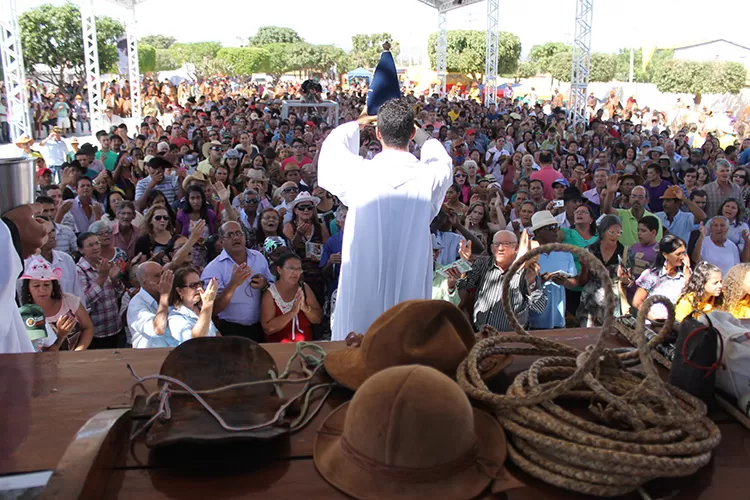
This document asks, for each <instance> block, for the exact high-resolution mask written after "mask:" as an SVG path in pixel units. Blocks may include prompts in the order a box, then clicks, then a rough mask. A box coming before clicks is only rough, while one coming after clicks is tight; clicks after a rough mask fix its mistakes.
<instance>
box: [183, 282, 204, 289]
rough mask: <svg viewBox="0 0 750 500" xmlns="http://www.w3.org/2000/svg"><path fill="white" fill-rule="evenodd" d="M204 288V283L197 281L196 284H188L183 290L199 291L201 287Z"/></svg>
mask: <svg viewBox="0 0 750 500" xmlns="http://www.w3.org/2000/svg"><path fill="white" fill-rule="evenodd" d="M202 286H203V283H202V282H200V281H196V282H194V283H190V284H186V285H185V286H184V287H182V288H190V289H192V290H197V289H199V288H200V287H202Z"/></svg>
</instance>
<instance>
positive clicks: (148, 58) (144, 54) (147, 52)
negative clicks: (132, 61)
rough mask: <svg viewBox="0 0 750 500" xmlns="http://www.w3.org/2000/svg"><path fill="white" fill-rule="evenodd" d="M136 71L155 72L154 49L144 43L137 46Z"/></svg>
mask: <svg viewBox="0 0 750 500" xmlns="http://www.w3.org/2000/svg"><path fill="white" fill-rule="evenodd" d="M138 71H140V72H141V73H151V72H152V71H156V49H155V48H154V47H152V46H150V45H146V44H144V43H139V44H138Z"/></svg>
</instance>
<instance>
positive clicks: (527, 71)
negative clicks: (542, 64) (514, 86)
mask: <svg viewBox="0 0 750 500" xmlns="http://www.w3.org/2000/svg"><path fill="white" fill-rule="evenodd" d="M537 74H539V66H537V64H536V63H535V62H533V61H523V62H520V63H518V68H517V69H516V73H515V77H516V78H517V79H521V78H533V77H535V76H536V75H537Z"/></svg>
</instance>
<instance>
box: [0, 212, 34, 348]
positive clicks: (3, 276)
mask: <svg viewBox="0 0 750 500" xmlns="http://www.w3.org/2000/svg"><path fill="white" fill-rule="evenodd" d="M21 271H23V264H22V263H21V258H20V257H19V256H18V253H16V249H15V247H14V246H13V240H12V238H11V236H10V230H9V229H8V226H6V225H5V222H3V221H1V220H0V314H2V318H3V320H2V321H0V354H14V353H21V352H34V346H33V345H31V340H30V339H29V335H28V334H27V333H26V327H25V326H24V324H23V320H22V319H21V313H19V312H18V305H17V304H16V278H17V277H18V276H19V275H20V274H21Z"/></svg>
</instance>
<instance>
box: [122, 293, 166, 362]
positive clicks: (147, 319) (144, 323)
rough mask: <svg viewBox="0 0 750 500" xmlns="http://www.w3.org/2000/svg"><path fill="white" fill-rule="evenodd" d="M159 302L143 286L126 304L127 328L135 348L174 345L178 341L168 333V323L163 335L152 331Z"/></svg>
mask: <svg viewBox="0 0 750 500" xmlns="http://www.w3.org/2000/svg"><path fill="white" fill-rule="evenodd" d="M158 309H159V303H158V302H156V300H155V299H154V298H153V297H152V296H151V294H150V293H148V292H147V291H146V290H144V289H143V288H141V289H140V291H139V292H138V293H136V294H135V297H133V298H132V299H131V300H130V304H129V305H128V329H130V334H131V336H132V344H133V348H135V349H145V348H149V347H174V346H176V345H177V344H178V342H177V341H176V340H175V339H174V338H172V336H171V335H170V333H169V325H168V324H167V331H166V332H164V335H157V334H156V332H155V331H154V318H155V317H156V311H157V310H158Z"/></svg>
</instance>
